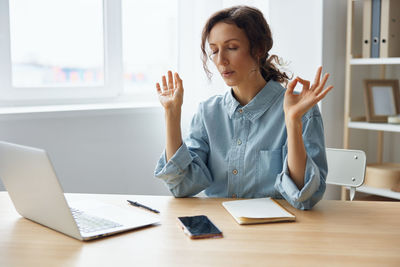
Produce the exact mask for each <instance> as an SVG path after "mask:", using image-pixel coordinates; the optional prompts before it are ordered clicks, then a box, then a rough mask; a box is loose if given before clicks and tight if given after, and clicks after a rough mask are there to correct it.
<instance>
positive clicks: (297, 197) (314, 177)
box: [275, 110, 328, 210]
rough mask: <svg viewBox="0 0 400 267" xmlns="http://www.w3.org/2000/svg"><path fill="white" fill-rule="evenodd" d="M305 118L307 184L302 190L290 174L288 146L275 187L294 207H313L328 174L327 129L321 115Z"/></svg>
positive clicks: (319, 198)
mask: <svg viewBox="0 0 400 267" xmlns="http://www.w3.org/2000/svg"><path fill="white" fill-rule="evenodd" d="M317 112H318V114H317V115H312V116H311V117H309V118H308V119H306V120H305V121H304V120H303V141H304V146H305V149H306V153H307V160H306V169H305V173H304V187H303V188H302V189H301V190H299V189H298V188H297V186H296V184H295V183H294V182H293V180H292V178H291V177H290V175H289V169H288V160H287V149H285V151H284V153H283V157H284V161H283V170H282V172H281V173H280V174H278V176H277V179H276V182H275V189H276V190H278V191H279V192H280V194H281V195H282V196H283V197H284V198H285V199H286V200H287V201H288V202H289V203H290V204H291V205H292V206H293V207H295V208H298V209H302V210H306V209H311V208H312V207H313V206H314V205H315V204H316V203H317V202H318V201H319V200H321V199H322V196H323V194H324V192H325V188H326V184H325V179H326V175H327V173H328V165H327V161H326V151H325V141H324V129H323V123H322V118H321V115H320V114H319V111H318V110H317Z"/></svg>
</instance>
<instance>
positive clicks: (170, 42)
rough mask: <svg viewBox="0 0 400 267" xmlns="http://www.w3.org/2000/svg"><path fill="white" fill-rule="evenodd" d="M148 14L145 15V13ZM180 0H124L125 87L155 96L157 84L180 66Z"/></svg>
mask: <svg viewBox="0 0 400 267" xmlns="http://www.w3.org/2000/svg"><path fill="white" fill-rule="evenodd" d="M143 14H145V15H143ZM177 30H178V1H177V0H175V1H171V0H169V1H165V0H147V1H142V2H140V5H138V2H137V1H132V0H123V1H122V40H123V41H122V44H123V64H124V91H125V92H126V93H132V94H135V96H136V97H137V98H138V97H140V98H145V97H146V96H149V94H150V95H151V96H153V98H154V96H155V93H154V92H155V90H152V89H155V87H154V84H155V82H156V81H158V80H160V76H161V75H162V74H165V72H166V71H167V70H168V69H172V70H175V71H176V70H177V62H178V55H177V47H178V42H177V39H178V33H177Z"/></svg>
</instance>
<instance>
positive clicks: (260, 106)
mask: <svg viewBox="0 0 400 267" xmlns="http://www.w3.org/2000/svg"><path fill="white" fill-rule="evenodd" d="M283 92H284V88H283V87H282V86H281V85H280V83H278V82H276V81H272V80H271V81H269V82H268V83H267V84H266V85H265V86H264V88H263V89H261V91H260V92H258V94H257V95H256V96H255V97H254V98H253V99H252V100H251V101H250V102H249V103H248V104H247V105H245V106H244V107H242V106H240V103H239V102H238V101H237V100H236V98H235V97H234V96H233V91H232V89H231V90H229V92H227V93H226V94H225V107H226V109H227V111H228V115H229V118H231V119H232V116H233V114H234V112H235V111H236V110H237V109H238V108H240V109H242V110H243V112H242V113H243V114H244V115H245V116H246V117H247V118H248V119H249V120H250V121H251V122H254V121H255V120H256V119H258V118H259V117H260V116H261V115H263V114H264V113H265V112H266V111H267V110H268V109H269V108H270V107H271V106H272V104H273V103H274V102H275V101H276V99H277V98H278V97H279V96H280V95H281V94H282V93H283Z"/></svg>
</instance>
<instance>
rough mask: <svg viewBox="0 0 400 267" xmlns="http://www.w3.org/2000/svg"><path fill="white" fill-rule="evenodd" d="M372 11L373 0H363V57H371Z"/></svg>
mask: <svg viewBox="0 0 400 267" xmlns="http://www.w3.org/2000/svg"><path fill="white" fill-rule="evenodd" d="M371 12H372V0H364V1H363V16H362V17H363V24H362V28H363V34H362V42H363V43H362V57H363V58H369V57H371Z"/></svg>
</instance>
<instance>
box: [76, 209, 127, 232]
mask: <svg viewBox="0 0 400 267" xmlns="http://www.w3.org/2000/svg"><path fill="white" fill-rule="evenodd" d="M70 209H71V212H72V216H73V217H74V219H75V221H76V224H77V225H78V228H79V230H80V231H81V232H83V233H91V232H96V231H101V230H106V229H111V228H115V227H120V226H122V225H121V224H118V223H116V222H113V221H110V220H106V219H103V218H100V217H96V216H92V215H89V214H86V213H84V212H83V211H80V210H78V209H74V208H70Z"/></svg>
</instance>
